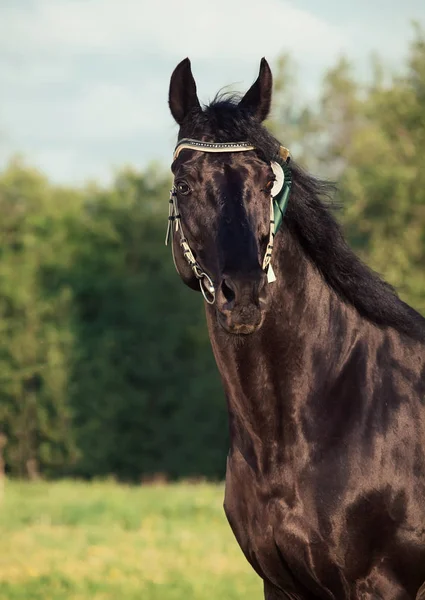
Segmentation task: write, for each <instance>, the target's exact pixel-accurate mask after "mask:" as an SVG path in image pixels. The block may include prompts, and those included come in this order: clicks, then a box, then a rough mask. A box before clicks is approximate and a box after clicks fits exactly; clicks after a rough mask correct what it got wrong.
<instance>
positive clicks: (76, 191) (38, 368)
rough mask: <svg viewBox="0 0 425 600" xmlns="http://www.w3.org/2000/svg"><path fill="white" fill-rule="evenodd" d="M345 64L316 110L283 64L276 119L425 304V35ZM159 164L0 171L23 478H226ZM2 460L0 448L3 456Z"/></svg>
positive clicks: (14, 461)
mask: <svg viewBox="0 0 425 600" xmlns="http://www.w3.org/2000/svg"><path fill="white" fill-rule="evenodd" d="M371 65H372V67H373V68H372V69H371V77H370V78H369V80H368V81H367V82H364V81H360V80H359V79H358V78H356V75H355V70H354V68H353V67H352V65H351V64H350V62H349V61H348V60H347V59H341V60H340V61H339V62H338V63H337V64H336V65H335V66H334V67H333V68H332V69H330V70H329V71H328V72H327V73H326V74H325V76H324V79H323V84H322V88H321V94H320V98H319V100H318V101H317V102H316V103H315V104H314V106H309V105H307V104H306V103H303V102H302V98H300V97H298V96H297V88H296V78H295V77H294V72H295V68H294V65H293V64H292V63H291V61H290V59H289V58H288V57H282V58H281V59H280V60H279V61H278V63H277V65H275V73H277V77H276V84H275V89H276V94H275V108H274V111H273V117H272V118H271V119H270V120H269V123H268V125H269V127H270V128H271V129H272V130H273V132H274V133H275V134H276V135H277V136H278V138H279V139H280V140H281V142H282V143H283V144H284V145H285V146H288V147H290V148H291V149H292V153H293V154H294V156H295V158H296V159H297V160H298V161H299V162H301V163H302V164H304V165H306V166H307V167H308V168H310V170H312V171H313V172H314V173H315V174H316V175H318V176H319V177H323V176H326V177H329V178H332V179H335V180H337V182H338V186H339V192H338V196H337V199H338V204H340V205H341V208H340V210H339V212H338V214H339V218H340V219H341V221H342V223H343V226H344V228H345V231H346V234H347V237H348V239H349V241H350V244H351V245H352V246H353V247H354V249H355V250H356V251H357V252H358V253H359V254H360V255H361V257H362V258H363V259H364V260H365V261H366V262H367V263H368V264H370V265H371V266H372V267H373V268H375V269H376V270H377V271H378V272H380V273H381V274H382V275H383V276H384V277H385V278H386V279H387V280H388V281H390V282H391V283H392V284H393V285H395V286H396V287H397V289H398V290H399V292H400V295H401V296H402V297H403V299H405V300H406V301H408V302H409V303H410V304H412V305H413V306H414V307H415V308H416V309H418V310H420V311H422V312H423V313H425V168H424V167H425V159H424V154H423V148H424V147H425V36H424V32H423V31H422V30H421V29H420V28H419V27H417V28H416V30H415V35H414V39H413V41H412V44H411V47H410V52H409V56H408V58H407V60H406V64H405V65H404V66H403V68H402V69H400V71H399V72H397V73H395V74H391V73H388V72H387V71H386V70H385V69H384V68H383V67H382V65H380V63H379V62H378V61H377V60H376V59H375V60H374V61H373V63H371ZM170 183H171V178H170V175H169V173H168V172H167V171H165V170H164V171H162V170H161V169H158V168H153V167H150V168H147V169H145V170H143V171H141V172H137V171H135V170H131V169H126V170H123V171H121V172H120V173H118V175H117V176H116V177H115V179H114V181H113V183H112V184H111V185H110V186H108V187H101V186H97V185H94V184H90V185H87V186H85V187H83V188H78V187H75V188H72V187H64V186H57V185H54V184H53V183H51V182H49V180H48V179H47V178H46V177H45V176H44V175H43V174H41V173H39V172H38V171H37V170H35V169H32V168H31V167H29V166H27V165H26V164H24V163H22V162H20V161H19V160H16V159H15V160H11V161H10V163H9V164H8V166H7V167H6V168H5V169H4V170H3V172H1V173H0V212H1V215H2V219H1V222H0V235H1V244H0V332H1V335H0V446H1V448H2V452H3V456H2V457H1V456H0V464H4V465H5V469H6V470H7V472H8V473H10V474H11V475H15V476H23V477H37V476H40V475H42V476H45V477H60V476H64V475H72V476H81V477H96V476H107V475H114V476H116V477H118V478H120V479H122V480H127V481H140V480H141V479H144V478H149V477H153V476H155V475H158V474H163V475H164V476H165V477H168V478H178V477H199V476H202V477H208V478H221V477H222V476H223V474H224V468H225V455H226V452H227V415H226V408H225V401H224V397H223V392H222V389H221V384H220V381H219V378H218V374H217V369H216V366H215V363H214V360H213V357H212V353H211V349H210V344H209V340H208V335H207V330H206V326H205V318H204V310H203V304H202V301H201V297H200V295H199V294H196V293H194V292H191V291H190V290H188V289H187V288H186V287H185V286H184V285H183V284H182V283H181V281H180V279H179V277H178V276H177V274H176V272H175V269H174V265H173V261H172V259H171V256H170V251H169V249H167V248H165V246H164V234H165V227H166V218H167V210H168V203H167V200H168V193H169V187H170ZM0 453H1V451H0Z"/></svg>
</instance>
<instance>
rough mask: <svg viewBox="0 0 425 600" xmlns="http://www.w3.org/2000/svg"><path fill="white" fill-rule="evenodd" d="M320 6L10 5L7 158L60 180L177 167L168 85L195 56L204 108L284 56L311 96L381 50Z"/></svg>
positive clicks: (3, 23)
mask: <svg viewBox="0 0 425 600" xmlns="http://www.w3.org/2000/svg"><path fill="white" fill-rule="evenodd" d="M332 1H333V0H329V2H330V3H332ZM337 1H338V0H335V2H337ZM339 1H340V0H339ZM306 2H307V0H305V2H304V4H305V5H306ZM329 2H328V4H329ZM319 6H321V3H320V2H317V0H311V2H309V6H308V7H304V8H300V6H299V3H298V6H297V2H295V0H261V2H260V0H257V1H256V2H254V1H253V0H213V1H211V0H156V1H155V0H13V2H9V3H8V2H1V0H0V80H1V81H2V91H1V96H0V142H1V144H2V147H1V148H0V150H1V154H2V155H3V156H4V154H5V152H7V151H9V152H12V151H15V150H19V151H20V150H22V151H23V152H26V153H27V154H28V156H29V159H30V160H33V159H34V160H37V161H39V163H40V164H41V165H42V166H43V167H44V169H45V170H47V172H48V173H49V174H50V175H53V176H54V177H55V178H56V179H59V180H60V179H63V180H71V179H72V178H74V177H79V178H80V179H81V178H85V177H90V176H92V175H95V174H96V175H98V174H101V173H104V172H106V170H107V169H108V168H109V165H110V164H111V163H114V164H120V163H125V162H129V161H132V162H136V163H138V164H142V163H146V162H148V161H149V160H150V159H151V158H156V157H158V156H168V154H166V153H167V152H168V153H169V152H170V151H171V147H172V144H173V140H174V134H175V131H176V127H175V126H174V125H173V122H172V119H171V116H170V114H169V111H168V106H167V92H168V82H169V77H170V75H171V71H172V69H173V68H174V67H175V66H176V64H177V62H178V61H180V60H181V59H182V58H184V57H185V56H189V57H190V58H191V59H192V64H193V70H194V74H195V77H196V79H197V82H198V89H199V95H200V99H201V101H207V100H208V99H209V98H211V97H212V96H213V95H214V93H215V92H216V91H217V90H218V89H219V88H220V87H222V86H224V85H227V84H232V83H234V82H235V81H237V82H238V85H237V87H238V89H239V90H240V91H244V90H245V89H247V87H248V86H249V85H250V84H251V83H252V81H253V80H254V78H255V77H256V75H257V72H258V66H259V59H260V58H261V57H262V56H266V57H267V58H268V59H269V60H270V61H271V62H273V60H274V59H275V58H276V57H277V56H278V55H279V54H280V53H282V52H289V53H290V54H291V55H292V56H293V57H294V58H295V59H296V61H297V64H298V66H299V75H300V79H301V80H302V82H303V85H304V89H305V88H308V90H309V91H310V92H311V90H312V89H313V88H314V87H315V86H317V81H318V79H319V76H320V73H321V71H322V70H323V69H324V68H325V67H326V66H328V65H330V64H332V63H334V62H335V60H336V58H337V56H338V54H339V53H340V52H341V51H344V50H345V51H347V52H348V53H349V54H350V55H354V56H356V53H357V56H360V53H363V54H364V53H365V52H367V48H370V47H371V44H372V43H374V42H372V41H371V40H375V39H376V33H375V32H374V30H373V24H372V25H371V26H370V28H369V29H370V31H369V30H367V29H366V28H365V26H364V21H365V18H362V19H360V21H359V22H360V25H359V29H356V26H355V25H354V24H353V23H352V22H350V19H345V18H343V19H342V21H341V20H340V22H337V21H333V22H332V23H331V22H330V20H329V19H327V18H325V17H324V16H323V15H324V11H323V10H321V9H320V10H319ZM338 6H339V5H338ZM347 10H348V9H347ZM352 10H353V11H354V10H356V8H355V7H353V9H352ZM364 11H365V12H364V17H365V15H366V13H367V7H366V8H365V9H364ZM394 19H395V24H396V25H397V28H398V26H399V22H398V21H399V19H398V17H397V16H395V17H394ZM367 31H369V38H368V39H369V42H367V40H366V37H365V36H366V32H367ZM383 31H387V28H386V27H385V28H384V30H383ZM356 36H357V38H356ZM359 36H360V37H361V39H362V44H359V43H358V39H360V38H359ZM382 36H384V33H383V32H381V37H382ZM393 38H394V36H392V35H388V40H387V41H386V42H385V41H384V40H383V39H382V40H381V43H382V47H383V51H384V53H386V54H387V55H388V52H390V53H391V51H394V48H396V47H398V46H397V45H396V44H395V41H394V39H393ZM401 38H403V36H402V35H400V36H399V41H398V42H397V43H401V42H400V39H401ZM403 39H404V38H403ZM368 44H369V45H368ZM385 44H387V46H385ZM365 49H366V50H365ZM0 158H1V157H0ZM102 176H103V175H102Z"/></svg>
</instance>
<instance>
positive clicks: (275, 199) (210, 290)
mask: <svg viewBox="0 0 425 600" xmlns="http://www.w3.org/2000/svg"><path fill="white" fill-rule="evenodd" d="M185 149H188V150H197V151H199V152H247V151H249V150H255V146H252V145H251V144H249V143H248V142H226V143H216V142H203V141H200V140H192V139H188V138H184V139H182V140H180V141H179V142H178V144H177V146H176V148H175V150H174V155H173V160H176V158H177V157H178V155H179V154H180V152H181V151H182V150H185ZM289 160H290V156H289V150H288V149H287V148H284V147H283V146H280V148H279V153H278V156H277V157H276V160H274V161H271V162H270V166H271V168H272V171H273V173H274V175H275V181H274V184H273V187H272V189H271V190H270V233H269V241H268V243H267V248H266V252H265V255H264V259H263V265H262V269H263V271H265V272H266V273H267V281H268V282H269V283H272V282H273V281H276V275H275V273H274V271H273V267H272V265H271V258H272V252H273V245H274V237H275V235H276V232H277V231H278V229H279V227H280V225H281V223H282V219H283V217H284V215H285V211H286V207H287V205H288V199H289V193H290V190H291V185H292V176H291V169H290V168H289ZM168 206H169V209H168V226H167V234H166V237H165V245H167V244H168V241H169V239H170V234H171V229H172V226H173V223H174V229H175V232H176V233H179V235H180V241H179V242H180V246H181V248H182V251H183V256H184V258H185V259H186V262H187V263H188V265H189V266H190V268H191V269H192V271H193V274H194V275H195V277H196V279H198V280H199V287H200V289H201V292H202V295H203V297H204V299H205V301H206V302H207V303H208V304H214V302H215V287H214V283H213V281H212V279H211V277H210V276H209V275H208V273H206V272H205V271H204V269H203V268H202V267H201V265H200V264H199V262H198V261H197V260H196V258H195V256H194V254H193V252H192V250H191V248H190V246H189V243H188V241H187V238H186V236H185V234H184V230H183V226H182V222H181V215H180V211H179V208H178V203H177V190H176V187H175V185H173V187H172V188H171V190H170V200H169V205H168ZM172 252H173V259H174V265H175V266H176V269H177V265H176V261H175V257H174V249H173V248H172ZM177 271H178V270H177Z"/></svg>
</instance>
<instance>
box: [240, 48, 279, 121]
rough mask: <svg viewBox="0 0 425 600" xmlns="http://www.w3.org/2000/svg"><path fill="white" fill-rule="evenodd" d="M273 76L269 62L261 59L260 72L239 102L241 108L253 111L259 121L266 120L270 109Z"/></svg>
mask: <svg viewBox="0 0 425 600" xmlns="http://www.w3.org/2000/svg"><path fill="white" fill-rule="evenodd" d="M272 88H273V76H272V72H271V70H270V67H269V63H268V62H267V61H266V59H265V58H262V59H261V64H260V74H259V75H258V77H257V80H256V81H255V83H253V84H252V86H251V87H250V88H249V90H248V91H247V93H246V94H245V96H244V97H243V98H242V100H241V101H240V102H239V106H240V108H243V109H244V110H246V111H247V112H249V113H251V114H252V115H253V116H254V117H255V118H256V119H257V120H258V121H260V123H261V121H264V119H265V118H266V117H267V115H268V114H269V111H270V105H271V101H272Z"/></svg>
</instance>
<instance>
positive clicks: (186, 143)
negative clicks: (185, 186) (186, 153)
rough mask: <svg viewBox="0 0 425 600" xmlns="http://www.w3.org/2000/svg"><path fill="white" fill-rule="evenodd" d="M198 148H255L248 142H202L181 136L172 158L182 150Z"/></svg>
mask: <svg viewBox="0 0 425 600" xmlns="http://www.w3.org/2000/svg"><path fill="white" fill-rule="evenodd" d="M185 149H187V150H199V151H201V152H246V151H247V150H255V146H252V145H251V144H249V143H248V142H223V143H217V142H202V141H200V140H191V139H189V138H183V139H182V140H180V141H179V143H178V144H177V146H176V148H175V150H174V156H173V159H174V160H176V158H177V157H178V155H179V154H180V152H181V151H182V150H185Z"/></svg>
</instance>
